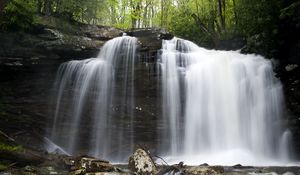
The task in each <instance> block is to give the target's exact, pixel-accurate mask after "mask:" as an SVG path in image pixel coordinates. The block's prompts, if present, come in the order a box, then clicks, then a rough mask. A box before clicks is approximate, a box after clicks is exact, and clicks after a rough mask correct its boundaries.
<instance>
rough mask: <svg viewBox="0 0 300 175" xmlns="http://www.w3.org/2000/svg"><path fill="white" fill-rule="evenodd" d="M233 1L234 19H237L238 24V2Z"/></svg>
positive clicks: (236, 23)
mask: <svg viewBox="0 0 300 175" xmlns="http://www.w3.org/2000/svg"><path fill="white" fill-rule="evenodd" d="M232 3H233V14H234V19H235V25H236V26H237V25H238V17H237V12H236V4H235V0H232Z"/></svg>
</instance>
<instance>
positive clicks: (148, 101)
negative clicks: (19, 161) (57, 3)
mask: <svg viewBox="0 0 300 175" xmlns="http://www.w3.org/2000/svg"><path fill="white" fill-rule="evenodd" d="M76 30H77V31H76V32H70V33H67V32H65V31H63V30H60V29H57V28H48V27H47V26H44V27H41V26H39V27H38V28H37V29H36V30H35V31H34V32H31V33H25V32H14V33H10V32H7V33H0V38H1V41H4V42H1V43H0V82H1V83H0V94H1V95H0V119H1V123H0V128H1V129H0V130H2V131H4V132H6V133H8V134H10V135H11V136H12V137H14V138H17V141H19V142H20V143H22V144H25V145H27V146H30V147H34V148H39V149H42V147H41V146H42V145H43V144H42V140H41V136H43V135H44V134H45V133H46V132H47V130H48V127H49V124H48V122H49V120H51V117H53V116H52V114H53V113H52V112H51V109H53V106H52V105H53V103H51V101H52V100H53V98H52V96H53V94H54V93H53V92H54V91H55V89H54V86H53V85H54V81H55V77H56V73H57V70H58V67H59V65H60V64H61V63H63V62H66V61H69V60H73V59H86V58H90V57H96V56H97V54H98V52H99V49H100V48H101V46H102V45H103V44H104V43H105V42H106V41H107V40H109V39H111V38H114V37H117V36H120V35H121V34H122V31H121V30H118V29H114V28H110V27H99V26H81V27H80V28H79V29H76ZM128 35H131V36H135V37H138V39H139V46H138V51H139V52H138V54H137V59H138V61H137V65H136V67H135V68H136V69H135V80H134V86H135V87H137V88H136V89H135V96H136V97H135V98H136V102H135V104H136V106H134V107H133V108H135V110H134V113H135V115H136V116H137V119H136V123H148V124H149V125H148V127H147V128H145V127H143V126H145V125H136V126H137V127H136V128H135V131H136V132H139V133H140V134H139V135H138V137H139V138H137V139H138V140H141V141H142V143H138V144H147V145H151V144H152V143H150V142H149V140H155V139H156V138H155V136H156V133H155V129H153V127H155V125H156V122H157V119H160V118H161V117H160V113H161V112H160V106H161V105H160V104H159V102H160V100H159V99H158V98H160V94H159V93H158V91H157V88H158V82H157V80H158V77H157V76H158V70H157V65H156V60H157V50H159V49H160V48H161V40H162V39H170V38H172V36H171V35H170V34H168V33H166V32H163V31H161V30H148V29H141V30H135V31H130V32H128ZM120 76H121V75H120ZM145 87H147V88H145ZM114 113H115V114H114V115H118V111H114ZM152 124H153V126H151V125H152Z"/></svg>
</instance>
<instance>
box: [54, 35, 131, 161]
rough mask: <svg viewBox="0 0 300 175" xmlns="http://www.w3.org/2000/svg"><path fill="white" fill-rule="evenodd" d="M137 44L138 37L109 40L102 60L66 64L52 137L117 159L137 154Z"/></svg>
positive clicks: (70, 148)
mask: <svg viewBox="0 0 300 175" xmlns="http://www.w3.org/2000/svg"><path fill="white" fill-rule="evenodd" d="M136 45H137V40H136V38H134V37H129V36H123V37H118V38H115V39H112V40H110V41H108V42H107V43H106V44H105V45H104V46H103V48H102V49H101V51H100V53H99V55H98V57H97V58H91V59H86V60H82V61H70V62H67V63H64V64H62V65H61V66H60V68H59V71H58V75H57V80H56V83H55V84H56V85H55V87H56V90H57V94H56V102H55V104H56V108H55V114H54V122H53V126H52V132H51V137H50V138H51V140H53V141H54V142H55V143H57V144H59V145H60V146H61V147H62V148H63V149H64V150H66V152H68V153H70V154H79V153H86V152H88V153H89V154H90V155H94V156H98V157H101V158H106V159H116V160H122V159H124V156H126V155H127V154H130V153H131V152H132V148H133V117H134V115H133V109H134V98H133V96H134V86H133V85H132V84H133V79H134V62H135V52H136ZM117 75H119V76H122V78H121V80H117V79H118V78H119V77H117ZM113 97H118V98H117V99H114V98H113ZM116 104H118V105H119V106H117V105H116ZM111 111H117V114H118V117H119V118H113V117H112V114H111ZM127 116H130V117H127ZM126 117H127V118H126ZM119 120H120V121H119ZM123 120H126V121H129V124H128V123H124V122H123ZM112 138H114V139H112ZM124 145H126V148H127V149H126V148H122V147H123V146H124ZM112 148H113V149H112Z"/></svg>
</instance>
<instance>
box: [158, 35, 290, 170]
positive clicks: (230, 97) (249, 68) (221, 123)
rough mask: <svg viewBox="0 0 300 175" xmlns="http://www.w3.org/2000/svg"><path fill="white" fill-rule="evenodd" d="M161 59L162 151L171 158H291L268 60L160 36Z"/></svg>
mask: <svg viewBox="0 0 300 175" xmlns="http://www.w3.org/2000/svg"><path fill="white" fill-rule="evenodd" d="M159 63H160V65H161V70H162V86H163V117H164V125H165V126H166V127H165V130H164V131H163V132H164V134H162V136H163V138H162V141H163V143H162V146H163V151H162V152H166V151H168V152H167V153H166V154H167V155H168V157H169V159H170V161H172V159H173V160H174V161H175V162H176V161H179V160H180V161H184V162H185V163H187V164H199V163H204V162H207V163H209V164H223V165H224V164H225V165H226V164H227V165H232V164H237V163H241V164H248V165H264V164H265V165H271V164H276V163H274V162H282V161H285V160H288V159H289V155H288V154H289V151H288V147H289V146H288V145H289V143H286V142H287V141H288V140H290V135H291V134H290V132H288V131H286V132H284V130H283V129H284V127H283V126H282V124H281V116H282V114H283V106H284V104H283V94H282V85H281V83H280V81H279V80H277V78H275V76H274V73H273V70H272V65H271V62H270V61H269V60H266V59H264V58H262V57H261V56H257V55H244V54H240V53H239V52H237V51H216V50H206V49H204V48H200V47H198V46H197V45H195V44H194V43H192V42H189V41H186V40H183V39H179V38H174V39H172V40H164V41H163V48H162V54H161V58H160V61H159ZM280 138H282V139H280Z"/></svg>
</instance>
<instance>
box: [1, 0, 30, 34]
mask: <svg viewBox="0 0 300 175" xmlns="http://www.w3.org/2000/svg"><path fill="white" fill-rule="evenodd" d="M34 10H35V1H31V0H13V1H10V2H9V3H7V5H6V6H5V8H4V10H3V12H2V13H1V14H0V27H1V29H11V30H18V29H29V28H30V27H31V24H32V23H33V20H34Z"/></svg>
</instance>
